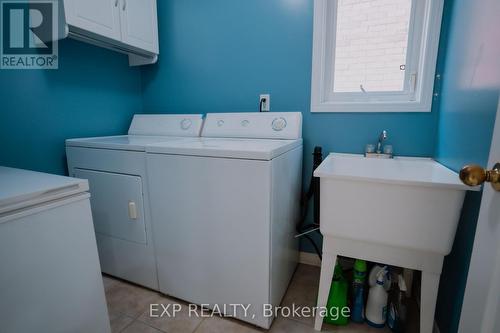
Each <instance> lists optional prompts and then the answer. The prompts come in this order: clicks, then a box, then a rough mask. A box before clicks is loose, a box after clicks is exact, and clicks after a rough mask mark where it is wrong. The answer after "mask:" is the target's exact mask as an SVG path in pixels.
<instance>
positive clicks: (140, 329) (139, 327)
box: [122, 321, 162, 333]
mask: <svg viewBox="0 0 500 333" xmlns="http://www.w3.org/2000/svg"><path fill="white" fill-rule="evenodd" d="M122 332H123V333H162V332H161V331H159V330H157V329H156V328H153V327H151V326H148V325H146V324H144V323H141V322H139V321H134V322H133V323H132V324H130V325H129V326H127V328H126V329H124V330H123V331H122Z"/></svg>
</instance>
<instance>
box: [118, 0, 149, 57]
mask: <svg viewBox="0 0 500 333" xmlns="http://www.w3.org/2000/svg"><path fill="white" fill-rule="evenodd" d="M120 9H121V10H120V11H121V15H120V17H121V25H122V29H121V33H122V35H121V37H122V41H123V42H124V43H126V44H129V45H132V46H135V47H137V48H140V49H144V50H147V51H150V52H152V53H156V54H157V53H158V33H157V31H158V22H157V17H156V0H122V6H121V8H120Z"/></svg>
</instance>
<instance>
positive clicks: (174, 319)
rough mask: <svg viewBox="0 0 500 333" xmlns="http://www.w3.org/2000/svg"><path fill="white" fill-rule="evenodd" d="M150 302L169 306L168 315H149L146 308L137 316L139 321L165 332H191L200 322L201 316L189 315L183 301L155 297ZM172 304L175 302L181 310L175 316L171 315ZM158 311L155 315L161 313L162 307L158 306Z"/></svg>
mask: <svg viewBox="0 0 500 333" xmlns="http://www.w3.org/2000/svg"><path fill="white" fill-rule="evenodd" d="M152 303H154V304H163V305H164V306H168V305H169V304H170V307H169V313H170V316H168V315H164V316H162V317H159V318H158V317H151V316H150V310H149V309H147V310H146V311H144V312H143V313H142V314H141V316H140V317H139V318H138V320H140V321H141V322H144V323H146V324H148V325H151V326H153V327H156V328H158V329H160V330H162V331H166V332H172V333H173V332H175V333H192V332H194V330H195V329H196V328H197V327H198V325H199V324H200V323H201V321H202V318H199V317H196V316H189V310H188V307H187V305H186V304H185V303H183V302H180V301H177V300H173V299H170V298H168V297H163V296H161V297H157V298H156V299H155V300H154V301H153V302H152ZM172 304H177V305H180V306H181V311H180V312H177V313H176V314H175V316H173V311H172V309H173V308H172ZM158 309H159V311H158V312H157V315H161V314H162V310H163V309H162V307H161V306H159V307H158Z"/></svg>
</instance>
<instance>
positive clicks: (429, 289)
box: [420, 271, 440, 333]
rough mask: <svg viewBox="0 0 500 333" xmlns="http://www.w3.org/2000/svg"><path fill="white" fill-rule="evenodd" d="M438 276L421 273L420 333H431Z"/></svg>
mask: <svg viewBox="0 0 500 333" xmlns="http://www.w3.org/2000/svg"><path fill="white" fill-rule="evenodd" d="M439 278H440V274H436V273H429V272H424V271H423V272H422V291H421V296H420V302H421V304H420V333H432V330H433V328H434V312H435V310H436V300H437V294H438V288H439Z"/></svg>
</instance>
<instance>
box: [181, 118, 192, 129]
mask: <svg viewBox="0 0 500 333" xmlns="http://www.w3.org/2000/svg"><path fill="white" fill-rule="evenodd" d="M192 124H193V122H192V121H191V119H187V118H185V119H182V121H181V128H182V129H183V130H184V131H185V130H188V129H189V128H190V127H191V125H192Z"/></svg>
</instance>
